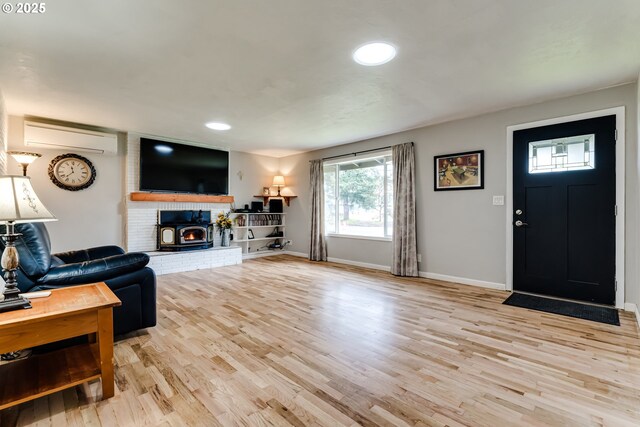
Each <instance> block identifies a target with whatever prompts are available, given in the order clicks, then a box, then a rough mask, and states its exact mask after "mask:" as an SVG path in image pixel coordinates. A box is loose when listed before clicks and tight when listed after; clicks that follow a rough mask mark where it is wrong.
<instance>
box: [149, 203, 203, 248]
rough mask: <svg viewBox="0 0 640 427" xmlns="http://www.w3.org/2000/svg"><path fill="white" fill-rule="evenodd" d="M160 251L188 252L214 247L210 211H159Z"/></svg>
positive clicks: (158, 240) (158, 241)
mask: <svg viewBox="0 0 640 427" xmlns="http://www.w3.org/2000/svg"><path fill="white" fill-rule="evenodd" d="M157 230H158V233H157V234H158V238H157V248H158V250H159V251H186V250H194V249H207V248H210V247H212V246H213V224H212V223H211V212H209V211H202V210H200V211H168V210H166V211H165V210H160V211H158V225H157Z"/></svg>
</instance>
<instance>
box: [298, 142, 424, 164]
mask: <svg viewBox="0 0 640 427" xmlns="http://www.w3.org/2000/svg"><path fill="white" fill-rule="evenodd" d="M410 144H411V145H413V142H411V143H410ZM391 147H393V145H387V146H386V147H380V148H372V149H370V150H362V151H355V152H353V153H347V154H338V155H337V156H329V157H323V158H321V159H320V160H331V159H338V158H340V157H347V156H357V155H358V154H364V153H371V152H373V151H382V150H388V149H389V148H391ZM309 162H312V160H309Z"/></svg>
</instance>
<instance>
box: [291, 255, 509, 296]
mask: <svg viewBox="0 0 640 427" xmlns="http://www.w3.org/2000/svg"><path fill="white" fill-rule="evenodd" d="M285 253H286V254H288V255H293V256H299V257H303V258H308V255H307V254H305V253H303V252H292V251H286V252H285ZM327 261H331V262H335V263H338V264H346V265H354V266H356V267H364V268H371V269H373V270H382V271H391V267H389V266H388V265H380V264H371V263H368V262H359V261H351V260H348V259H342V258H331V257H329V259H328V260H327ZM419 275H420V277H424V278H425V279H434V280H442V281H445V282H453V283H462V284H463V285H471V286H478V287H481V288H489V289H497V290H500V291H504V290H506V285H505V284H504V283H494V282H486V281H484V280H476V279H469V278H466V277H457V276H448V275H446V274H438V273H430V272H428V271H420V272H419Z"/></svg>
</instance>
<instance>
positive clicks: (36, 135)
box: [24, 121, 118, 155]
mask: <svg viewBox="0 0 640 427" xmlns="http://www.w3.org/2000/svg"><path fill="white" fill-rule="evenodd" d="M24 145H26V146H29V147H40V148H48V149H52V150H73V151H89V152H92V153H97V154H111V155H115V154H117V152H118V136H117V135H116V134H113V133H104V132H95V131H90V130H85V129H78V128H71V127H66V126H57V125H50V124H47V123H39V122H29V121H25V122H24Z"/></svg>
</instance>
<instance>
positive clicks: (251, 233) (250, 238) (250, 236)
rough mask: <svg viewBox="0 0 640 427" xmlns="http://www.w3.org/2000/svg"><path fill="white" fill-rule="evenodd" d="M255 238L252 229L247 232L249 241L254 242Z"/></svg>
mask: <svg viewBox="0 0 640 427" xmlns="http://www.w3.org/2000/svg"><path fill="white" fill-rule="evenodd" d="M255 238H256V237H255V236H254V235H253V230H252V229H248V230H247V239H249V240H253V239H255Z"/></svg>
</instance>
